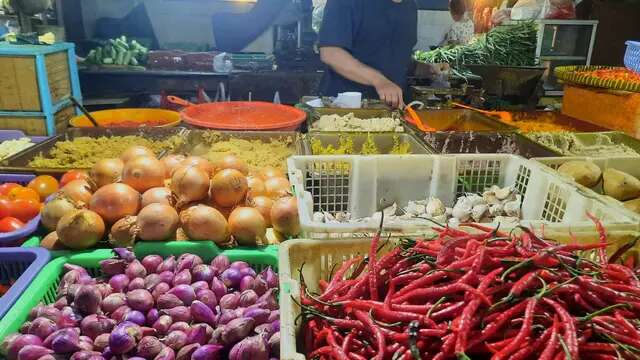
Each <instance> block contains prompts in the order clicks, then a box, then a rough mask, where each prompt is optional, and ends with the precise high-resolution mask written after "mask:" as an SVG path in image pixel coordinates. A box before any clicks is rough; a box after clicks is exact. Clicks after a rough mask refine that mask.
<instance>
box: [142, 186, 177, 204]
mask: <svg viewBox="0 0 640 360" xmlns="http://www.w3.org/2000/svg"><path fill="white" fill-rule="evenodd" d="M149 204H165V205H172V204H173V196H172V195H171V189H169V188H167V187H154V188H151V189H149V190H147V191H145V193H144V194H142V204H141V205H142V207H145V206H147V205H149Z"/></svg>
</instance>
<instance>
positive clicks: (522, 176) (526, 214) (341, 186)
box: [288, 154, 639, 238]
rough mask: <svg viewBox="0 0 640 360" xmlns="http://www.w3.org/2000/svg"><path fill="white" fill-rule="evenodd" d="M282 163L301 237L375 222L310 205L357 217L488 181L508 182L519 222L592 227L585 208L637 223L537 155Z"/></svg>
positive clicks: (419, 229) (478, 187) (368, 229)
mask: <svg viewBox="0 0 640 360" xmlns="http://www.w3.org/2000/svg"><path fill="white" fill-rule="evenodd" d="M288 165H289V166H288V167H289V179H290V180H291V183H292V185H293V187H294V192H295V196H296V197H297V198H298V209H299V215H300V223H301V226H302V231H303V234H304V236H305V237H308V238H343V237H346V238H350V237H359V236H362V235H363V234H367V233H372V232H375V231H376V230H377V225H378V224H376V223H375V221H371V222H369V223H358V224H351V223H347V224H345V223H340V224H326V223H324V222H320V221H313V220H314V219H313V213H314V212H315V211H320V210H323V211H327V212H330V213H335V212H349V213H351V218H353V219H356V218H362V217H368V216H371V215H372V214H373V213H374V212H376V211H379V210H381V209H383V208H385V207H387V206H390V205H392V204H393V203H396V204H397V205H398V207H399V208H402V207H404V206H406V205H407V203H408V202H409V201H410V200H420V199H425V198H427V197H429V196H433V197H436V198H439V199H440V200H442V201H443V202H444V204H445V205H446V206H453V204H454V202H455V200H456V199H457V197H458V195H460V194H462V193H465V192H466V193H468V192H482V191H484V190H485V189H486V188H488V187H490V186H492V185H498V186H501V187H505V186H511V187H513V188H514V189H515V190H517V191H518V193H519V194H521V195H522V196H523V202H522V208H521V212H522V220H521V221H520V224H521V225H524V226H529V227H534V228H539V227H541V226H542V225H544V226H545V227H546V228H550V229H556V230H564V229H566V230H572V231H582V230H589V231H591V230H592V229H593V223H592V222H591V221H590V220H589V219H588V217H587V216H586V213H587V212H589V213H591V214H593V215H595V216H596V217H598V218H600V219H602V221H603V222H604V223H605V225H606V226H607V227H608V229H614V228H615V229H618V230H625V229H626V230H637V229H638V227H639V221H638V218H637V217H636V216H635V215H634V214H633V213H631V212H630V211H629V210H627V209H624V208H622V207H621V206H615V204H612V203H611V202H606V201H603V199H602V198H601V197H600V196H598V195H597V194H595V193H593V192H592V191H590V190H589V189H586V188H584V187H581V186H578V185H577V184H575V183H574V182H572V181H569V180H567V179H565V178H563V177H560V176H558V175H557V174H556V173H555V172H554V171H553V170H551V169H549V168H547V167H545V166H542V165H541V164H540V163H538V162H536V161H530V160H526V159H524V158H522V157H519V156H515V155H495V154H459V155H458V154H456V155H385V156H293V157H291V158H289V160H288ZM493 225H494V226H495V225H497V224H493ZM514 226H515V225H513V224H512V225H511V226H510V227H514ZM501 227H502V228H509V226H506V225H505V224H501ZM430 228H431V225H430V224H424V223H423V224H416V223H415V222H407V221H404V222H403V221H394V222H388V223H387V222H385V233H392V234H397V235H421V234H424V233H425V232H427V231H429V229H430Z"/></svg>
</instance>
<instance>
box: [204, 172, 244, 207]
mask: <svg viewBox="0 0 640 360" xmlns="http://www.w3.org/2000/svg"><path fill="white" fill-rule="evenodd" d="M247 189H248V185H247V178H246V177H245V176H244V175H243V174H242V173H241V172H240V171H238V170H235V169H225V170H222V171H220V172H219V173H217V174H216V175H215V176H214V177H213V179H212V180H211V198H212V199H213V201H214V202H215V203H216V204H218V205H220V206H222V207H225V208H227V207H232V206H236V205H238V204H240V203H242V201H243V200H244V197H245V195H246V194H247Z"/></svg>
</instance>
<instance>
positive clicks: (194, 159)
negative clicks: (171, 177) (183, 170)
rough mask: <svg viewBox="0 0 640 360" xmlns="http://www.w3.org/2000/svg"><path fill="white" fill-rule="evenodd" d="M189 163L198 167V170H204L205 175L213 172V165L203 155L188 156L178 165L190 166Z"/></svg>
mask: <svg viewBox="0 0 640 360" xmlns="http://www.w3.org/2000/svg"><path fill="white" fill-rule="evenodd" d="M190 165H191V166H196V167H198V168H199V169H200V170H202V171H204V172H206V173H207V175H209V176H211V175H213V172H214V168H213V165H212V164H211V162H209V160H207V159H205V158H203V157H200V156H189V157H187V158H185V159H184V160H183V161H182V163H180V166H190Z"/></svg>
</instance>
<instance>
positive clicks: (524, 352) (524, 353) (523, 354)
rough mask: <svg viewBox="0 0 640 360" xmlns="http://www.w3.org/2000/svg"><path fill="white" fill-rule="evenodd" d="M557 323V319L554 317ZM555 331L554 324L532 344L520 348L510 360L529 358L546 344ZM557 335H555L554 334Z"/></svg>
mask: <svg viewBox="0 0 640 360" xmlns="http://www.w3.org/2000/svg"><path fill="white" fill-rule="evenodd" d="M554 324H555V319H554ZM552 333H553V326H552V327H551V328H548V329H546V330H545V331H544V332H543V333H542V335H540V337H538V338H537V339H536V341H534V342H533V344H531V345H530V346H527V347H525V348H522V349H520V350H518V351H517V352H516V353H515V354H513V355H511V357H510V358H509V360H524V359H527V358H529V357H530V356H531V355H532V354H534V353H537V352H538V351H539V350H540V348H541V347H542V345H545V344H546V343H547V342H548V341H549V340H550V339H551V334H552ZM554 336H555V335H554Z"/></svg>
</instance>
